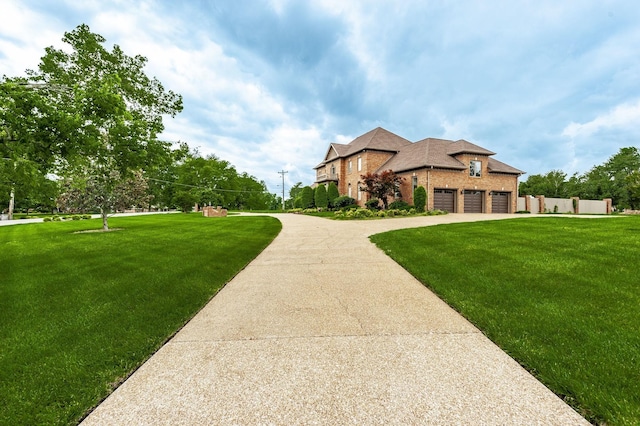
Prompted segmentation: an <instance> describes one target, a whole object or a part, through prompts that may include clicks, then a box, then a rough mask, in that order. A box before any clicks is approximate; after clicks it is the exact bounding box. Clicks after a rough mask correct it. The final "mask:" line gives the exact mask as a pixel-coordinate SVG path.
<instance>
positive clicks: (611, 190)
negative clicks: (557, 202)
mask: <svg viewBox="0 0 640 426" xmlns="http://www.w3.org/2000/svg"><path fill="white" fill-rule="evenodd" d="M638 171H640V152H639V151H638V148H636V147H628V148H621V149H620V151H618V153H616V154H615V155H614V156H612V157H611V158H609V159H608V160H607V161H606V162H605V163H604V164H602V165H599V166H596V167H594V168H593V169H591V170H590V171H589V172H587V173H586V175H585V178H584V191H583V192H584V193H583V194H581V195H580V196H581V197H584V198H593V199H602V198H611V199H612V201H613V205H614V206H617V207H619V208H629V207H633V205H634V204H635V203H634V199H633V194H632V192H633V188H632V185H633V178H628V176H630V175H633V173H634V172H638ZM630 184H631V186H630Z"/></svg>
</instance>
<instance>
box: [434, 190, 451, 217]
mask: <svg viewBox="0 0 640 426" xmlns="http://www.w3.org/2000/svg"><path fill="white" fill-rule="evenodd" d="M454 200H455V190H452V189H434V190H433V208H434V209H436V210H444V211H446V212H449V213H453V212H454V211H455V209H454Z"/></svg>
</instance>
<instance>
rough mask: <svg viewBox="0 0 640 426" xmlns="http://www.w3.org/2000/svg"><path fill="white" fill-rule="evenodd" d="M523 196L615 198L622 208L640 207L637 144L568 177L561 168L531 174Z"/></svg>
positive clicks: (616, 203) (615, 202)
mask: <svg viewBox="0 0 640 426" xmlns="http://www.w3.org/2000/svg"><path fill="white" fill-rule="evenodd" d="M519 192H520V195H533V196H535V195H544V196H545V197H551V198H569V197H580V198H581V199H587V200H601V199H604V198H611V199H612V203H613V205H614V206H615V207H616V208H618V209H636V210H637V209H640V152H639V151H638V148H636V147H628V148H621V149H620V151H619V152H618V153H617V154H615V155H613V156H612V157H611V158H609V159H608V160H607V161H605V162H604V163H603V164H601V165H599V166H595V167H593V168H592V169H591V170H589V171H588V172H586V173H584V174H582V175H580V174H578V173H576V174H574V175H572V176H571V177H567V174H566V173H564V172H563V171H561V170H552V171H550V172H548V173H546V174H543V175H531V176H529V178H528V179H527V180H526V181H523V182H521V183H520V187H519Z"/></svg>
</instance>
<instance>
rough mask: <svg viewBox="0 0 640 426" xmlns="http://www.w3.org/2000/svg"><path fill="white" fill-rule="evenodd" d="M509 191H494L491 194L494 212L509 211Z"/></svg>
mask: <svg viewBox="0 0 640 426" xmlns="http://www.w3.org/2000/svg"><path fill="white" fill-rule="evenodd" d="M509 195H511V194H510V193H509V192H494V193H493V194H492V196H491V211H492V212H493V213H509V198H510V197H509Z"/></svg>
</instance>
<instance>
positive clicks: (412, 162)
mask: <svg viewBox="0 0 640 426" xmlns="http://www.w3.org/2000/svg"><path fill="white" fill-rule="evenodd" d="M463 153H464V154H475V155H486V156H490V155H494V154H495V153H493V152H491V151H489V150H487V149H484V148H482V147H480V146H478V145H474V144H472V143H471V142H467V141H465V140H462V139H461V140H459V141H455V142H454V141H450V140H446V139H437V138H427V139H423V140H421V141H418V142H415V143H413V144H412V145H411V146H408V147H404V148H403V149H402V150H401V151H400V152H398V153H397V154H396V155H394V156H393V157H392V158H391V159H389V161H387V162H386V163H385V164H383V165H382V166H381V167H380V168H379V169H378V170H377V171H378V172H381V171H383V170H389V169H391V170H393V171H395V172H402V171H406V170H415V169H420V168H423V167H434V168H439V169H453V170H464V169H466V168H467V166H466V165H465V164H463V163H462V162H460V161H458V160H457V159H456V158H455V157H454V155H458V154H463ZM488 167H489V171H490V172H495V173H509V174H523V173H524V172H522V171H521V170H518V169H516V168H514V167H511V166H509V165H507V164H505V163H502V162H500V161H498V160H495V159H493V158H489V162H488Z"/></svg>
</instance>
